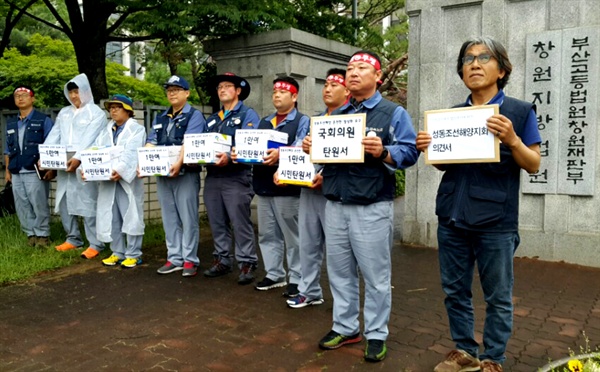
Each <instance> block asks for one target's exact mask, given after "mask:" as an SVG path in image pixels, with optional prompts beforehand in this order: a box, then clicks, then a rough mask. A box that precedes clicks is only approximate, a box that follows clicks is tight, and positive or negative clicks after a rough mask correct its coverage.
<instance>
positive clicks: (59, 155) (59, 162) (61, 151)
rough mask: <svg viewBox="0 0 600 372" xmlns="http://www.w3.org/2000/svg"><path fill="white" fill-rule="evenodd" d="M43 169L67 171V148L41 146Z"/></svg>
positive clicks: (39, 147) (41, 164)
mask: <svg viewBox="0 0 600 372" xmlns="http://www.w3.org/2000/svg"><path fill="white" fill-rule="evenodd" d="M38 149H39V152H40V167H41V169H67V147H66V146H63V145H39V146H38Z"/></svg>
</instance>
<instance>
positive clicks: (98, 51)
mask: <svg viewBox="0 0 600 372" xmlns="http://www.w3.org/2000/svg"><path fill="white" fill-rule="evenodd" d="M73 46H74V47H75V55H76V56H77V65H78V67H79V72H80V73H83V74H86V76H87V78H88V80H89V81H90V86H91V88H92V93H93V95H94V101H95V102H96V103H98V102H100V100H101V99H105V98H108V85H107V84H106V43H105V42H100V41H99V42H92V41H90V40H89V39H88V40H87V42H86V41H84V40H81V41H79V42H75V41H74V42H73Z"/></svg>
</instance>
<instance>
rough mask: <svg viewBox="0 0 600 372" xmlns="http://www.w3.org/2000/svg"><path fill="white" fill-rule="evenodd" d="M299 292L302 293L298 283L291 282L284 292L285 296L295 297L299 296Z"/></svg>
mask: <svg viewBox="0 0 600 372" xmlns="http://www.w3.org/2000/svg"><path fill="white" fill-rule="evenodd" d="M299 294H300V291H299V290H298V284H295V283H290V284H288V286H287V288H286V289H285V292H283V297H287V298H294V297H296V296H298V295H299Z"/></svg>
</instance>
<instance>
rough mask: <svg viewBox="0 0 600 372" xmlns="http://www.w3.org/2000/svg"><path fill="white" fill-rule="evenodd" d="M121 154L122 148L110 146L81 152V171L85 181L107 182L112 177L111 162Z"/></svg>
mask: <svg viewBox="0 0 600 372" xmlns="http://www.w3.org/2000/svg"><path fill="white" fill-rule="evenodd" d="M122 152H123V146H110V147H103V148H98V149H95V148H94V149H88V150H84V151H81V153H80V154H81V169H82V171H83V178H85V180H86V181H108V180H110V177H111V175H112V170H113V162H116V161H117V160H118V158H119V157H120V156H121V153H122Z"/></svg>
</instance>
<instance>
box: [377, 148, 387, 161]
mask: <svg viewBox="0 0 600 372" xmlns="http://www.w3.org/2000/svg"><path fill="white" fill-rule="evenodd" d="M389 153H390V152H389V151H388V149H387V148H385V147H384V148H383V151H382V152H381V155H379V158H378V159H379V160H381V161H384V160H385V158H387V156H388V154H389Z"/></svg>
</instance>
